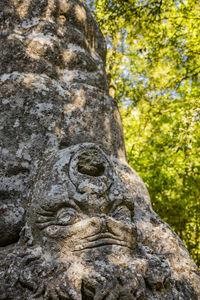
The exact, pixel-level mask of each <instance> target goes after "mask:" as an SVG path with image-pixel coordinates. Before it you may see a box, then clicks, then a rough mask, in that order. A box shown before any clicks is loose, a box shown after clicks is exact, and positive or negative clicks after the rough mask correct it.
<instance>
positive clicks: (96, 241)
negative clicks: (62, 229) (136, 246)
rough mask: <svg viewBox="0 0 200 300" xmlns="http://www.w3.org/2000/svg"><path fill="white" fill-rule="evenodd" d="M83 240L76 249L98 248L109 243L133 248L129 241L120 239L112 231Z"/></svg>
mask: <svg viewBox="0 0 200 300" xmlns="http://www.w3.org/2000/svg"><path fill="white" fill-rule="evenodd" d="M82 240H84V242H83V243H82V244H80V245H77V246H75V248H74V251H82V250H85V249H91V248H98V247H102V246H107V245H118V246H122V247H127V248H131V246H130V245H129V244H128V242H127V241H124V240H120V239H119V238H117V237H116V236H114V235H113V234H111V233H99V234H96V235H94V236H90V237H87V238H84V239H82Z"/></svg>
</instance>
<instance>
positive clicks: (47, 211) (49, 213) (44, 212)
mask: <svg viewBox="0 0 200 300" xmlns="http://www.w3.org/2000/svg"><path fill="white" fill-rule="evenodd" d="M62 207H69V208H73V209H75V210H76V211H77V212H81V209H80V207H79V206H78V205H77V204H76V203H75V202H74V200H72V199H70V200H69V201H67V202H60V203H54V204H52V205H51V206H49V207H46V206H45V207H44V206H42V205H41V206H40V207H39V209H38V210H37V214H39V215H41V216H46V217H53V216H54V214H55V213H57V211H58V210H59V209H60V208H62Z"/></svg>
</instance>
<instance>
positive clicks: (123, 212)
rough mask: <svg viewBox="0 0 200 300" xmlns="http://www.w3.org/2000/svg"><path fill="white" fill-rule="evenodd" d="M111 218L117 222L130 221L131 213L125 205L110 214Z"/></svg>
mask: <svg viewBox="0 0 200 300" xmlns="http://www.w3.org/2000/svg"><path fill="white" fill-rule="evenodd" d="M112 217H113V218H115V219H117V220H124V221H131V212H130V210H129V209H128V207H126V206H125V205H122V206H118V207H117V208H116V209H115V211H114V212H113V213H112Z"/></svg>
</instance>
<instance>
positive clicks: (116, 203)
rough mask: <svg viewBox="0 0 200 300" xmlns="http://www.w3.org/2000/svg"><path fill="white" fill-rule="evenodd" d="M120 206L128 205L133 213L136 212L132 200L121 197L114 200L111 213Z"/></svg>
mask: <svg viewBox="0 0 200 300" xmlns="http://www.w3.org/2000/svg"><path fill="white" fill-rule="evenodd" d="M119 206H126V207H127V208H128V209H129V210H130V212H131V215H132V214H133V212H134V204H133V203H131V202H130V201H126V199H119V200H115V201H114V203H113V204H112V206H111V209H110V211H109V213H113V212H114V211H115V209H116V208H117V207H119Z"/></svg>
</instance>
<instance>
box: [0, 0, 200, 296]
mask: <svg viewBox="0 0 200 300" xmlns="http://www.w3.org/2000/svg"><path fill="white" fill-rule="evenodd" d="M0 24H1V35H0V39H1V43H0V48H1V53H2V56H1V57H0V99H1V102H2V103H1V107H2V109H1V112H2V113H1V122H2V123H1V124H0V129H1V148H0V151H1V158H0V159H1V160H0V161H1V166H2V169H1V181H0V187H1V190H0V197H1V198H0V200H1V202H0V246H1V248H0V257H1V264H0V299H2V300H3V299H4V300H10V299H13V300H18V299H20V300H23V299H24V300H25V299H38V300H42V299H49V300H50V299H53V300H54V299H68V300H70V299H72V300H73V299H74V300H81V299H83V300H87V299H88V300H103V299H104V300H114V299H116V300H118V299H119V300H120V299H122V300H131V299H140V300H142V299H151V300H154V299H155V300H157V299H158V300H159V299H160V300H161V299H162V300H163V299H166V300H170V299H174V300H176V299H177V300H182V299H183V300H187V299H188V300H189V299H192V300H198V299H200V274H199V271H198V269H197V267H196V265H195V264H194V262H193V261H192V260H191V258H190V257H189V254H188V252H187V250H186V248H185V247H184V245H183V243H182V242H181V240H180V239H179V238H178V237H177V235H176V234H175V233H174V232H173V231H172V230H171V228H170V227H169V226H168V225H167V224H165V223H164V222H163V221H162V220H160V218H159V217H158V215H157V214H156V213H155V212H154V211H153V210H152V208H151V203H150V199H149V195H148V191H147V190H146V187H145V186H144V183H143V182H142V180H141V179H140V178H139V176H138V175H137V174H136V173H135V171H134V170H132V169H131V168H130V166H129V165H128V164H127V161H126V153H125V148H124V140H123V132H122V125H121V120H120V116H119V113H118V109H117V105H116V103H115V101H114V100H113V99H112V98H111V97H110V96H109V95H108V87H107V82H106V75H105V68H104V64H105V55H106V48H105V42H104V39H103V36H102V34H101V32H100V30H99V28H98V26H97V24H96V22H95V21H94V19H93V17H92V16H91V14H90V12H89V10H88V9H87V7H86V5H85V3H84V1H81V0H58V1H54V0H51V1H46V0H40V1H38V0H33V1H28V0H24V1H23V2H21V1H19V0H4V1H2V2H1V3H0Z"/></svg>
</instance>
